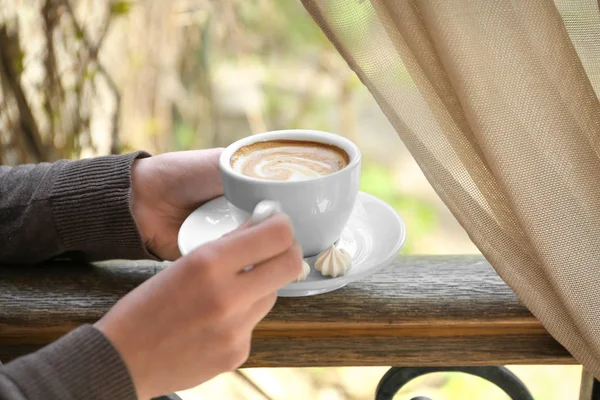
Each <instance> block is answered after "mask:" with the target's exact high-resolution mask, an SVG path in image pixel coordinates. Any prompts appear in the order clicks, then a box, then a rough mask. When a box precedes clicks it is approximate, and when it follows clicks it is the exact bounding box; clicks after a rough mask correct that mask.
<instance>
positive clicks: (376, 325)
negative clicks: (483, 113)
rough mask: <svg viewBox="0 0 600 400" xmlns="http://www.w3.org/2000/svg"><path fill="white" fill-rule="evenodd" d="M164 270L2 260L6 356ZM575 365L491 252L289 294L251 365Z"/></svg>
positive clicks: (2, 351)
mask: <svg viewBox="0 0 600 400" xmlns="http://www.w3.org/2000/svg"><path fill="white" fill-rule="evenodd" d="M165 267H167V265H166V264H164V263H156V262H150V261H136V262H131V261H111V262H104V263H99V264H95V265H81V264H80V265H76V264H61V263H53V264H46V265H39V266H35V267H24V266H16V265H5V266H2V267H0V360H3V361H8V360H10V359H12V358H15V357H18V356H20V355H23V354H26V353H28V352H31V351H34V350H36V349H38V348H39V347H41V346H43V345H45V344H47V343H50V342H51V341H53V340H55V339H57V338H58V337H60V336H61V335H63V334H65V333H67V332H68V331H70V330H72V329H73V328H75V327H76V326H78V325H80V324H83V323H91V322H94V321H96V320H97V319H98V318H100V317H101V316H102V315H103V314H104V313H105V312H106V311H107V310H108V309H109V308H110V307H111V306H112V305H113V304H114V303H115V302H116V301H117V300H118V299H119V298H120V297H122V296H123V295H125V294H126V293H127V292H129V291H130V290H132V289H133V288H134V287H136V286H137V285H139V284H140V283H141V282H143V281H144V280H145V279H147V278H149V277H151V276H152V275H153V274H155V273H157V272H158V271H160V270H161V269H162V268H165ZM569 363H574V360H573V359H572V358H571V356H570V355H569V353H568V352H567V351H566V350H565V349H564V348H563V347H562V346H561V345H560V344H558V343H557V342H556V341H555V340H554V339H553V338H552V337H551V336H550V335H549V334H548V333H547V332H546V330H545V329H544V328H543V326H542V325H541V324H540V323H539V321H538V320H536V319H535V318H534V317H533V316H532V315H531V314H530V313H529V311H528V310H527V309H526V308H525V307H524V306H523V305H522V304H521V303H520V302H519V300H518V299H517V297H516V296H515V295H514V294H513V292H512V291H511V290H510V288H508V287H507V286H506V284H505V283H504V282H503V281H502V280H501V279H500V278H499V277H498V275H497V274H496V273H495V271H494V270H493V268H492V267H491V266H490V265H489V264H488V263H487V262H486V261H485V260H484V259H483V258H482V257H480V256H456V257H399V258H398V260H397V261H396V262H395V263H394V264H393V265H390V266H388V267H387V268H385V269H383V270H382V271H380V272H379V273H377V274H375V275H372V276H371V277H369V278H367V279H365V280H363V281H361V282H357V283H354V284H351V285H349V286H347V287H345V288H343V289H340V290H337V291H335V292H331V293H327V294H324V295H319V296H313V297H305V298H280V299H279V300H278V302H277V304H276V306H275V308H274V309H273V311H272V312H271V313H270V314H269V315H268V316H267V318H266V319H265V320H264V321H262V322H261V323H260V324H259V325H258V327H257V328H256V330H255V332H254V339H253V344H252V354H251V356H250V359H249V360H248V362H247V364H246V365H245V366H246V367H307V366H371V365H383V366H385V365H393V366H396V367H403V366H406V367H408V366H418V367H431V366H454V367H457V366H459V367H466V366H484V365H485V366H494V365H498V366H500V365H505V364H569ZM590 393H591V389H590ZM590 396H591V394H590ZM381 398H382V399H383V398H385V397H381ZM574 398H576V396H575V397H574ZM592 398H593V397H587V398H586V399H592Z"/></svg>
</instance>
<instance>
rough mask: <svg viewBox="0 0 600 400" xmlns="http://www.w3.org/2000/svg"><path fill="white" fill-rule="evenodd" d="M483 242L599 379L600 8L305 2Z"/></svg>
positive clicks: (581, 4)
mask: <svg viewBox="0 0 600 400" xmlns="http://www.w3.org/2000/svg"><path fill="white" fill-rule="evenodd" d="M302 1H303V3H304V5H305V7H306V8H307V10H308V11H309V12H310V13H311V15H312V16H313V18H314V19H315V21H316V22H317V23H318V24H319V25H320V26H321V28H322V29H323V31H324V32H325V33H326V34H327V35H328V37H329V39H330V40H331V41H332V42H333V43H334V44H335V46H336V47H337V48H338V50H339V52H340V53H341V54H342V55H343V56H344V58H345V59H346V60H347V62H348V64H349V65H350V66H351V68H352V69H353V70H354V71H355V72H356V73H357V74H358V76H359V77H360V79H361V80H362V82H363V83H364V84H365V85H366V86H367V87H368V88H369V90H370V91H371V93H372V94H373V96H374V97H375V99H376V100H377V102H378V103H379V105H380V107H381V108H382V109H383V111H384V112H385V114H386V115H387V117H388V118H389V120H390V121H391V122H392V124H393V125H394V127H395V128H396V130H397V132H398V134H399V136H400V137H401V138H402V140H403V141H404V142H405V143H406V145H407V146H408V148H409V150H410V151H411V153H412V154H413V156H414V157H415V159H416V160H417V162H418V163H419V165H420V166H421V168H422V169H423V171H424V172H425V175H426V176H427V178H428V179H429V181H430V183H431V184H432V186H433V187H434V188H435V190H436V191H437V193H438V194H439V195H440V197H441V198H442V199H443V200H444V202H445V203H446V204H447V205H448V206H449V208H450V209H451V210H452V212H453V213H454V215H455V216H456V218H457V219H458V220H459V222H460V223H461V224H462V225H463V226H464V228H465V229H466V230H467V232H468V233H469V235H470V237H471V239H472V240H473V242H474V243H475V244H476V245H477V246H478V247H479V249H480V250H481V251H482V253H483V254H484V255H485V256H486V258H487V259H488V260H489V261H490V262H491V263H492V265H493V266H494V267H495V268H496V270H497V271H498V273H499V274H500V276H502V278H503V279H504V280H505V281H506V282H507V283H508V284H509V285H510V286H511V287H512V288H513V290H514V291H515V292H516V293H517V294H518V296H519V297H520V298H521V300H522V301H523V302H524V303H525V304H526V305H527V307H529V309H530V310H531V311H532V312H533V314H535V316H536V317H537V318H539V319H540V320H541V321H542V323H543V324H544V325H545V327H546V328H547V329H548V331H549V332H550V333H551V334H552V335H553V336H554V337H555V338H556V339H557V340H558V341H559V342H561V343H562V344H563V345H564V346H565V347H566V348H567V349H568V350H569V351H570V352H571V353H572V354H573V355H574V356H575V357H576V358H577V360H579V362H581V363H583V364H584V366H585V367H587V368H588V369H589V370H590V371H591V372H593V373H594V374H595V376H596V377H599V378H600V103H599V102H598V97H597V92H598V90H599V89H600V10H599V9H598V3H597V2H596V0H594V1H585V0H570V1H568V0H556V1H552V0H513V1H510V0H439V1H427V0H422V1H421V0H371V1H369V0H302Z"/></svg>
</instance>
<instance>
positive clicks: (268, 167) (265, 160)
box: [231, 140, 348, 181]
mask: <svg viewBox="0 0 600 400" xmlns="http://www.w3.org/2000/svg"><path fill="white" fill-rule="evenodd" d="M346 165H348V155H347V154H346V153H345V152H344V151H343V150H342V149H339V148H337V147H335V146H330V145H327V144H324V143H317V142H304V141H292V140H273V141H267V142H258V143H253V144H251V145H248V146H244V147H242V148H241V149H239V150H238V151H236V152H235V153H234V155H233V157H232V158H231V166H232V168H233V169H234V170H235V171H237V172H239V173H241V174H243V175H246V176H251V177H254V178H259V179H266V180H276V181H299V180H306V179H314V178H318V177H320V176H325V175H329V174H332V173H334V172H336V171H339V170H340V169H342V168H344V167H345V166H346Z"/></svg>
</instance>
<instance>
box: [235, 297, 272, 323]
mask: <svg viewBox="0 0 600 400" xmlns="http://www.w3.org/2000/svg"><path fill="white" fill-rule="evenodd" d="M276 302H277V292H271V293H268V294H267V295H266V296H263V297H261V298H260V299H258V300H257V301H256V302H255V303H254V304H252V306H251V307H250V309H249V310H248V312H247V313H246V315H245V316H244V317H243V318H244V323H243V324H244V326H245V327H248V328H249V329H250V330H253V329H254V327H255V326H256V325H257V324H258V323H259V322H260V321H262V319H263V318H264V317H265V316H266V315H267V314H268V313H269V312H270V311H271V309H272V308H273V306H274V305H275V303H276Z"/></svg>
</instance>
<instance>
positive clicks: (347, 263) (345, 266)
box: [315, 245, 352, 278]
mask: <svg viewBox="0 0 600 400" xmlns="http://www.w3.org/2000/svg"><path fill="white" fill-rule="evenodd" d="M351 267H352V257H351V256H350V254H348V252H347V251H346V250H342V249H336V248H335V246H334V245H331V247H330V248H328V249H327V250H325V251H323V252H322V253H321V254H319V255H318V256H317V261H315V269H316V270H317V271H319V272H320V273H321V274H322V275H325V276H331V277H334V278H335V277H337V276H341V275H344V274H346V272H347V271H348V270H349V269H350V268H351Z"/></svg>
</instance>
